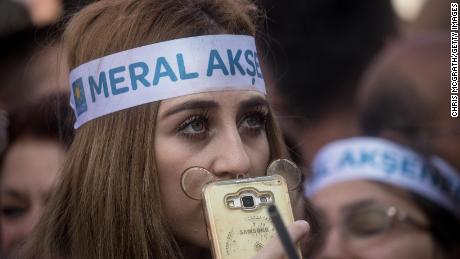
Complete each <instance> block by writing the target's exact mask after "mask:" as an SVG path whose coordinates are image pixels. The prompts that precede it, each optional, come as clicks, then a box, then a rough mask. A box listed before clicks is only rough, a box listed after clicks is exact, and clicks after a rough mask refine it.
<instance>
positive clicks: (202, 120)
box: [177, 115, 208, 138]
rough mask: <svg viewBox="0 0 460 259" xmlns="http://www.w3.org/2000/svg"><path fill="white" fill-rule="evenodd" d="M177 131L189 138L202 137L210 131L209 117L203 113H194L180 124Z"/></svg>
mask: <svg viewBox="0 0 460 259" xmlns="http://www.w3.org/2000/svg"><path fill="white" fill-rule="evenodd" d="M177 132H178V133H179V134H180V135H183V136H185V137H189V138H202V137H205V136H206V134H207V133H208V118H207V117H206V116H203V115H193V116H190V117H189V118H187V119H186V120H185V121H184V122H182V123H181V124H180V125H179V128H178V130H177Z"/></svg>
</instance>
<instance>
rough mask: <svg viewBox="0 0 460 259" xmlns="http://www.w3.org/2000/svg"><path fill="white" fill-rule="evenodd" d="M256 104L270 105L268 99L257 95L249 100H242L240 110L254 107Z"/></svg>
mask: <svg viewBox="0 0 460 259" xmlns="http://www.w3.org/2000/svg"><path fill="white" fill-rule="evenodd" d="M255 106H268V101H267V100H266V99H265V98H263V97H261V96H255V97H252V98H250V99H248V100H244V101H242V102H241V103H240V110H244V109H248V108H252V107H255Z"/></svg>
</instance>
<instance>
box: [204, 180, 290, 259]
mask: <svg viewBox="0 0 460 259" xmlns="http://www.w3.org/2000/svg"><path fill="white" fill-rule="evenodd" d="M203 198H204V199H203V200H204V203H203V206H204V211H205V217H206V223H207V227H208V235H209V239H210V242H211V249H212V253H213V257H214V258H216V259H221V258H222V259H223V258H225V259H228V258H235V259H245V258H252V257H253V256H256V255H257V253H258V252H259V251H261V250H262V249H263V248H264V247H265V245H266V244H267V242H268V241H269V240H270V239H271V238H272V237H273V236H274V235H275V234H276V230H275V228H274V226H273V224H272V222H271V219H270V216H269V215H268V213H267V207H268V206H270V205H272V204H276V206H277V207H278V210H279V212H280V215H281V217H282V218H283V221H284V224H286V225H290V224H291V223H293V222H294V217H293V214H292V208H291V202H290V198H289V191H288V188H287V185H286V181H285V180H284V178H283V177H281V176H279V175H272V176H263V177H257V178H246V179H233V180H226V181H218V182H212V183H209V184H208V185H206V187H205V188H204V190H203ZM281 251H283V250H282V248H281Z"/></svg>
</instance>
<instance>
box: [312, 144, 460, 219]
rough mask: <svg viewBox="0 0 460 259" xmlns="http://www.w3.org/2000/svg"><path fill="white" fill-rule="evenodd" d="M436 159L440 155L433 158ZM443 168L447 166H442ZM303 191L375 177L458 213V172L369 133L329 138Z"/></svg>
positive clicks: (313, 166) (459, 187) (459, 201)
mask: <svg viewBox="0 0 460 259" xmlns="http://www.w3.org/2000/svg"><path fill="white" fill-rule="evenodd" d="M436 160H439V158H436ZM444 168H446V167H444ZM312 171H313V172H312V173H313V175H312V178H311V180H310V181H309V182H307V183H306V184H305V195H306V196H308V197H311V196H313V195H314V194H315V193H317V192H318V191H319V190H321V189H323V188H325V187H328V186H331V185H333V184H335V183H339V182H345V181H350V180H362V179H364V180H375V181H379V182H383V183H387V184H390V185H393V186H397V187H401V188H404V189H407V190H410V191H413V192H415V193H417V194H419V195H421V196H423V197H425V198H427V199H429V200H431V201H433V202H435V203H437V204H439V205H441V206H443V207H444V208H446V209H448V210H450V211H451V212H453V213H454V214H456V215H457V216H460V176H459V175H458V174H456V173H455V172H454V171H452V168H450V170H444V169H443V167H442V166H440V163H439V161H438V162H436V163H432V162H429V161H427V160H426V159H423V158H422V157H421V156H419V155H417V154H416V153H415V152H413V151H412V150H410V149H408V148H406V147H404V146H401V145H399V144H396V143H393V142H390V141H387V140H384V139H379V138H370V137H356V138H349V139H344V140H339V141H335V142H332V143H330V144H328V145H326V146H325V147H323V148H322V149H321V150H320V151H319V152H318V153H317V155H316V157H315V159H314V161H313V165H312Z"/></svg>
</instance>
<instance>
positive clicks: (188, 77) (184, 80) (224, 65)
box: [70, 35, 266, 128]
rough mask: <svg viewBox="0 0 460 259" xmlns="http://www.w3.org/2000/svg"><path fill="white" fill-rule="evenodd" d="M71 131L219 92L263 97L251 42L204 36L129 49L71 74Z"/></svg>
mask: <svg viewBox="0 0 460 259" xmlns="http://www.w3.org/2000/svg"><path fill="white" fill-rule="evenodd" d="M70 86H71V96H70V106H71V107H72V108H73V110H74V112H75V116H76V118H77V121H76V123H75V125H74V126H75V128H78V127H80V126H81V125H82V124H84V123H86V122H87V121H89V120H92V119H95V118H98V117H101V116H103V115H106V114H109V113H113V112H116V111H120V110H123V109H127V108H130V107H134V106H137V105H141V104H145V103H150V102H154V101H159V100H164V99H168V98H173V97H178V96H184V95H189V94H195V93H201V92H209V91H219V90H236V89H238V90H255V91H259V92H262V93H264V94H265V93H266V92H265V83H264V80H263V77H262V72H261V70H260V65H259V61H258V57H257V51H256V46H255V40H254V37H252V36H246V35H206V36H197V37H190V38H182V39H176V40H170V41H164V42H159V43H155V44H151V45H147V46H142V47H139V48H134V49H129V50H125V51H122V52H118V53H115V54H112V55H108V56H105V57H102V58H99V59H95V60H92V61H90V62H88V63H85V64H82V65H80V66H78V67H77V68H75V69H73V70H72V71H71V72H70Z"/></svg>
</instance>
